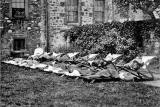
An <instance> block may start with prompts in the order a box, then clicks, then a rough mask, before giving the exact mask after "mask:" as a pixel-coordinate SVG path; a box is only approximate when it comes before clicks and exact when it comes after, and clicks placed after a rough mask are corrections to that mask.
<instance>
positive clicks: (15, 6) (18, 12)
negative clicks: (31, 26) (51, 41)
mask: <svg viewBox="0 0 160 107" xmlns="http://www.w3.org/2000/svg"><path fill="white" fill-rule="evenodd" d="M27 6H28V0H11V17H12V18H14V19H21V18H25V17H27V12H28V11H27V10H28V9H27V8H28V7H27Z"/></svg>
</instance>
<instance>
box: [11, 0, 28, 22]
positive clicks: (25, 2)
mask: <svg viewBox="0 0 160 107" xmlns="http://www.w3.org/2000/svg"><path fill="white" fill-rule="evenodd" d="M28 1H29V0H24V9H25V17H24V19H28V12H29V10H28V6H29V3H28ZM9 3H10V6H9V10H10V12H9V17H10V18H11V19H13V15H12V0H10V1H9ZM15 20H17V18H16V19H15Z"/></svg>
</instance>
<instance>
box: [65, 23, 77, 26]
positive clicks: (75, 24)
mask: <svg viewBox="0 0 160 107" xmlns="http://www.w3.org/2000/svg"><path fill="white" fill-rule="evenodd" d="M66 25H74V26H79V25H80V23H67V24H66Z"/></svg>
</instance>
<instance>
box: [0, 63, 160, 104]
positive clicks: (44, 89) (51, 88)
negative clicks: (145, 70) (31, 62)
mask: <svg viewBox="0 0 160 107" xmlns="http://www.w3.org/2000/svg"><path fill="white" fill-rule="evenodd" d="M1 76H2V77H1V83H0V84H1V93H0V95H1V107H3V106H4V107H5V106H8V107H17V106H22V107H32V106H33V107H35V106H36V107H37V106H40V107H57V106H58V107H66V106H67V107H77V106H78V107H79V106H80V107H86V106H87V107H88V106H92V107H97V106H98V107H106V106H109V107H110V106H117V107H120V106H127V107H132V106H134V107H135V106H138V107H139V106H143V107H160V88H156V87H152V86H147V85H144V84H143V83H141V82H124V81H108V82H97V83H93V84H91V83H88V82H83V81H82V80H81V79H80V80H74V79H71V78H67V77H60V76H57V75H56V74H51V73H50V74H49V73H45V72H39V71H38V70H27V69H24V68H19V67H16V66H13V65H7V64H2V72H1Z"/></svg>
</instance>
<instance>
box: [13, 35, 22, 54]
mask: <svg viewBox="0 0 160 107" xmlns="http://www.w3.org/2000/svg"><path fill="white" fill-rule="evenodd" d="M24 49H25V39H22V38H16V39H14V41H13V50H14V51H20V50H24Z"/></svg>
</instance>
